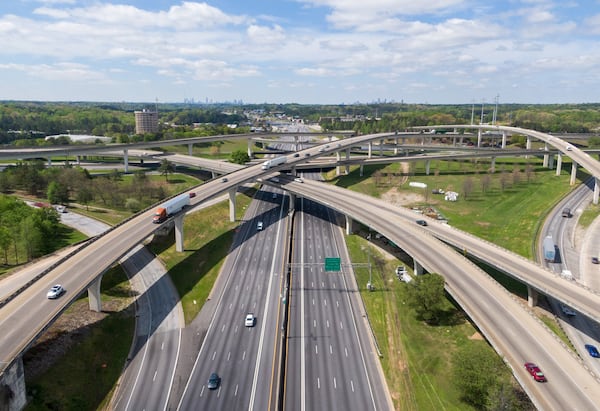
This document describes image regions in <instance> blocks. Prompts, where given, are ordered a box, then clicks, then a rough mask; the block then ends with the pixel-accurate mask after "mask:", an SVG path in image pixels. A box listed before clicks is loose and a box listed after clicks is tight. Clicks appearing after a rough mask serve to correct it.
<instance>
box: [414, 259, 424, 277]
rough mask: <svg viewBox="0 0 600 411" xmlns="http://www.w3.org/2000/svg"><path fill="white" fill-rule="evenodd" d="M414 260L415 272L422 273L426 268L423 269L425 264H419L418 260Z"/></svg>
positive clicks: (416, 273)
mask: <svg viewBox="0 0 600 411" xmlns="http://www.w3.org/2000/svg"><path fill="white" fill-rule="evenodd" d="M413 262H414V267H413V272H414V273H415V275H422V274H423V273H424V272H425V270H424V269H423V266H422V265H421V264H419V262H418V261H417V260H413Z"/></svg>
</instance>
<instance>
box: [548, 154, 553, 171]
mask: <svg viewBox="0 0 600 411" xmlns="http://www.w3.org/2000/svg"><path fill="white" fill-rule="evenodd" d="M548 168H549V169H550V170H552V169H553V168H554V154H550V155H548Z"/></svg>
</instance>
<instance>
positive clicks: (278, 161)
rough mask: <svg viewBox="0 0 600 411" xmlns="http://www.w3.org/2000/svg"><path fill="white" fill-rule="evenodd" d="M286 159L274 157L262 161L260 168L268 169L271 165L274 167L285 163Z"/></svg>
mask: <svg viewBox="0 0 600 411" xmlns="http://www.w3.org/2000/svg"><path fill="white" fill-rule="evenodd" d="M286 161H287V157H275V158H272V159H270V160H267V161H265V162H264V163H262V169H263V170H268V169H270V168H271V167H275V166H279V165H281V164H285V162H286Z"/></svg>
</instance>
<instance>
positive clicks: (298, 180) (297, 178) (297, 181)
mask: <svg viewBox="0 0 600 411" xmlns="http://www.w3.org/2000/svg"><path fill="white" fill-rule="evenodd" d="M294 181H295V182H296V183H304V180H302V179H301V178H300V177H296V178H295V179H294Z"/></svg>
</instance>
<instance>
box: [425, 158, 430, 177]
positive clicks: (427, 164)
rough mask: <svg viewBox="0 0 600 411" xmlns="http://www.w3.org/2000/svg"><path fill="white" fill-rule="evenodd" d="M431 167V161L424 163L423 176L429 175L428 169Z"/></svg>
mask: <svg viewBox="0 0 600 411" xmlns="http://www.w3.org/2000/svg"><path fill="white" fill-rule="evenodd" d="M430 166H431V160H427V161H425V175H426V176H428V175H429V167H430Z"/></svg>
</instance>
